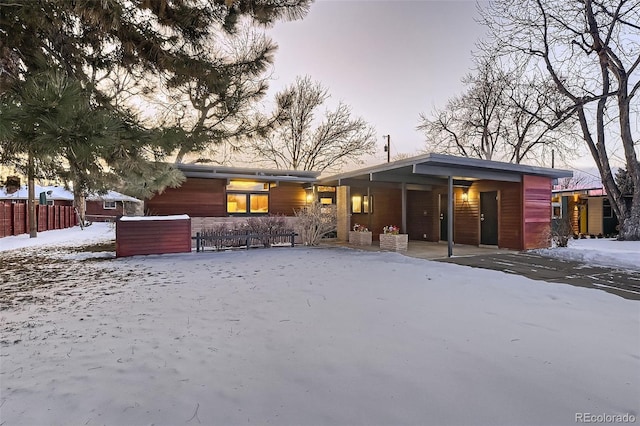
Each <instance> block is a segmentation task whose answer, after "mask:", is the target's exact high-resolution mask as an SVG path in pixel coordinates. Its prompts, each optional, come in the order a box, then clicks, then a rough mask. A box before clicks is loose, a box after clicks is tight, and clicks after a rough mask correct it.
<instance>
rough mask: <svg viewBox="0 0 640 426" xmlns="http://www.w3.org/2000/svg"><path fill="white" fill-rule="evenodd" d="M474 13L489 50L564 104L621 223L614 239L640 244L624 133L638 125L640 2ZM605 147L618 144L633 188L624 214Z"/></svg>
mask: <svg viewBox="0 0 640 426" xmlns="http://www.w3.org/2000/svg"><path fill="white" fill-rule="evenodd" d="M482 13H483V17H484V21H485V23H486V24H487V25H488V27H489V29H490V34H491V35H492V39H493V42H494V49H495V50H499V51H500V52H503V53H505V54H514V55H519V57H520V60H521V61H525V62H529V63H530V64H531V69H536V68H540V69H542V70H544V72H545V73H546V74H547V75H548V76H549V77H550V78H551V79H552V80H553V82H554V84H555V85H556V87H557V89H558V91H559V92H560V93H562V95H563V96H564V97H565V98H566V99H567V100H568V101H569V102H570V109H569V111H568V112H571V113H575V114H576V116H577V119H578V122H579V125H580V129H581V133H582V138H583V139H584V142H585V143H586V145H587V147H588V148H589V150H590V152H591V155H592V157H593V159H594V161H595V163H596V165H597V166H598V170H599V172H600V175H601V177H602V183H603V185H604V187H605V189H606V191H607V195H608V197H609V200H610V201H611V205H612V207H613V209H614V211H615V214H616V216H617V217H618V219H619V221H620V223H621V226H620V238H621V239H625V240H640V166H639V165H638V156H637V153H636V146H635V144H636V142H635V141H634V136H633V132H632V128H631V123H632V122H633V121H636V120H637V119H638V111H637V107H635V106H636V105H637V104H634V102H635V99H637V98H635V96H636V95H637V94H638V91H640V78H639V71H638V68H639V67H640V42H639V41H638V40H640V24H638V23H639V22H640V3H638V2H637V1H628V0H617V1H606V2H605V1H601V0H582V1H566V0H530V1H527V2H525V3H523V2H522V1H516V0H502V1H495V2H491V3H489V4H488V6H487V7H486V8H485V9H484V10H483V12H482ZM523 58H524V59H523ZM636 137H637V135H636ZM612 140H615V141H616V142H620V143H621V145H622V147H623V149H624V154H625V162H626V168H627V171H628V173H629V177H630V179H631V180H632V181H633V182H634V192H633V199H632V203H631V208H627V206H626V203H625V201H624V198H623V196H622V193H621V191H620V188H619V187H618V185H617V184H616V182H615V179H614V176H613V173H612V171H611V165H610V160H609V155H610V148H611V144H612V143H614V142H612Z"/></svg>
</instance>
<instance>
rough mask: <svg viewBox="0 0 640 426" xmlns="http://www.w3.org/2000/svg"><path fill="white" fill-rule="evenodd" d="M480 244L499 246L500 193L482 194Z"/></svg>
mask: <svg viewBox="0 0 640 426" xmlns="http://www.w3.org/2000/svg"><path fill="white" fill-rule="evenodd" d="M480 244H487V245H490V246H497V245H498V191H490V192H481V193H480Z"/></svg>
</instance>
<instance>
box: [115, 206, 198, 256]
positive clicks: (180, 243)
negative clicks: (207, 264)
mask: <svg viewBox="0 0 640 426" xmlns="http://www.w3.org/2000/svg"><path fill="white" fill-rule="evenodd" d="M189 252H191V220H190V219H181V220H162V217H161V216H159V217H158V220H127V221H122V220H118V221H116V257H124V256H136V255H141V254H165V253H189Z"/></svg>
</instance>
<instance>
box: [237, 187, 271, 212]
mask: <svg viewBox="0 0 640 426" xmlns="http://www.w3.org/2000/svg"><path fill="white" fill-rule="evenodd" d="M227 213H229V214H266V213H269V183H265V182H255V181H235V180H232V181H230V182H229V184H228V185H227Z"/></svg>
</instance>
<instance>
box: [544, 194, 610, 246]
mask: <svg viewBox="0 0 640 426" xmlns="http://www.w3.org/2000/svg"><path fill="white" fill-rule="evenodd" d="M551 202H552V206H553V213H552V219H553V221H554V223H555V224H556V225H557V223H558V222H559V221H562V220H568V221H569V223H570V224H571V229H572V230H573V233H574V234H575V235H580V234H582V235H593V236H608V235H615V234H617V233H618V218H617V217H616V215H615V213H614V211H613V208H612V207H611V204H610V202H609V199H608V198H607V194H606V192H605V190H604V189H603V188H584V189H557V190H553V191H552V199H551Z"/></svg>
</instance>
